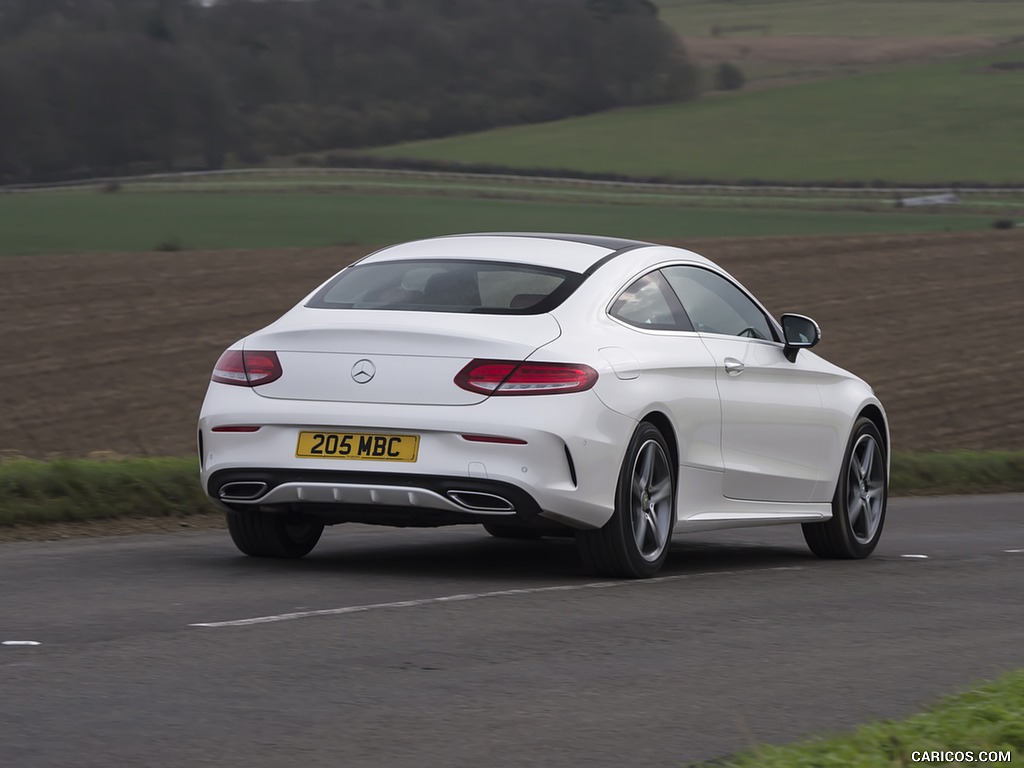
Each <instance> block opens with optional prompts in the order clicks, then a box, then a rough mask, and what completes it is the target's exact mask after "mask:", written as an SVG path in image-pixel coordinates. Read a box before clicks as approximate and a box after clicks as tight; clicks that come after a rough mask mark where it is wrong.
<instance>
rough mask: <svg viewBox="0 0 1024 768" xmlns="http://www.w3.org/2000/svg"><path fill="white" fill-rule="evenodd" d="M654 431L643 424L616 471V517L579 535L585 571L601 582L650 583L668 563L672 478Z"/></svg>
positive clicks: (659, 437)
mask: <svg viewBox="0 0 1024 768" xmlns="http://www.w3.org/2000/svg"><path fill="white" fill-rule="evenodd" d="M670 456H671V453H670V452H669V449H668V444H667V443H666V442H665V438H664V437H663V436H662V434H661V432H660V431H658V429H657V428H656V427H655V426H654V425H652V424H649V423H647V422H644V423H642V424H641V425H640V426H639V427H637V430H636V432H635V433H633V438H632V439H631V440H630V443H629V449H628V450H627V451H626V458H625V461H623V463H622V469H621V470H620V471H619V483H618V487H617V489H616V492H615V512H614V514H613V515H612V518H611V520H609V521H608V522H607V523H606V524H605V526H604V527H603V528H600V529H598V530H596V531H577V532H576V544H577V546H578V548H579V552H580V557H581V558H582V559H583V564H584V566H586V568H587V569H588V570H590V571H592V572H594V573H597V574H600V575H602V576H621V577H626V578H632V579H643V578H648V577H650V576H653V575H654V574H656V573H657V572H658V571H659V570H661V567H662V565H664V564H665V560H666V559H667V558H668V550H669V540H670V539H671V537H672V528H673V527H674V525H675V514H676V512H675V510H676V473H675V471H674V468H673V466H672V460H671V458H670Z"/></svg>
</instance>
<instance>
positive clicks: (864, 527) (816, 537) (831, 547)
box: [803, 418, 889, 560]
mask: <svg viewBox="0 0 1024 768" xmlns="http://www.w3.org/2000/svg"><path fill="white" fill-rule="evenodd" d="M884 445H885V444H884V442H883V441H882V435H881V434H880V433H879V431H878V427H876V426H875V424H874V422H872V421H871V420H870V419H867V418H860V419H858V420H857V423H856V424H854V426H853V432H852V433H851V434H850V442H849V444H848V445H847V447H846V454H845V455H844V456H843V464H842V467H841V469H840V471H839V481H838V483H837V484H836V493H835V496H833V497H832V519H831V520H826V521H825V522H823V523H805V524H804V526H803V531H804V540H805V541H806V542H807V546H808V547H810V548H811V551H812V552H813V553H814V554H816V555H817V556H818V557H826V558H836V559H847V560H850V559H859V558H864V557H867V556H868V555H870V554H871V553H872V552H873V551H874V549H875V547H876V546H878V541H879V539H881V538H882V525H883V524H884V523H885V508H886V503H887V502H888V496H889V473H888V470H887V461H886V455H885V448H884Z"/></svg>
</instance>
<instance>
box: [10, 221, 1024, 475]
mask: <svg viewBox="0 0 1024 768" xmlns="http://www.w3.org/2000/svg"><path fill="white" fill-rule="evenodd" d="M676 244H677V245H684V246H686V247H691V248H693V249H694V250H697V251H698V252H701V253H704V254H705V255H707V256H709V257H711V258H713V259H715V260H717V261H719V262H720V263H721V264H723V265H724V266H725V267H726V268H727V269H729V270H730V271H732V272H733V274H735V275H736V276H737V277H738V278H739V279H740V280H741V281H743V282H744V283H745V284H746V285H747V287H749V288H750V289H751V290H752V291H754V292H755V293H756V294H757V295H758V296H759V297H760V298H761V299H762V300H763V301H765V303H766V304H767V306H768V307H769V308H770V309H771V310H772V311H774V312H776V313H781V312H785V311H800V312H804V313H806V314H809V315H811V316H812V317H814V318H815V319H816V320H818V322H819V324H820V325H821V326H822V332H823V340H822V342H821V344H820V346H819V347H818V349H817V350H816V351H819V352H821V354H823V355H824V356H825V357H827V358H828V359H830V360H832V361H833V362H835V363H837V364H839V365H842V366H843V367H846V368H849V369H850V370H853V371H855V372H856V373H858V375H860V376H862V377H864V378H865V379H867V380H868V381H869V382H870V383H871V384H872V385H873V386H874V387H875V389H876V391H877V393H878V395H879V397H880V398H881V400H882V401H883V403H884V404H885V405H886V407H887V409H888V412H889V415H890V419H891V422H892V431H893V440H894V446H895V448H896V449H897V450H951V449H957V448H970V449H986V448H998V449H1024V386H1021V381H1024V347H1022V345H1021V343H1020V336H1019V334H1020V332H1021V329H1022V328H1024V289H1022V286H1024V232H1021V231H1006V232H998V231H989V232H977V233H958V234H940V235H877V236H848V237H798V238H743V239H724V240H721V239H719V240H699V241H698V240H695V241H690V242H687V243H676ZM364 252H365V249H362V248H354V247H344V248H331V249H320V250H298V249H296V250H283V251H222V252H182V253H141V254H93V255H60V256H32V257H7V258H2V259H0V319H2V328H3V336H2V341H0V344H2V347H0V349H2V356H0V359H2V360H3V367H2V368H0V403H2V406H3V416H4V418H3V419H2V420H0V452H11V453H19V454H24V455H28V456H38V457H44V456H53V455H63V456H85V455H89V454H91V453H94V452H100V451H112V452H115V453H118V454H126V455H185V454H188V453H191V452H192V451H193V450H194V443H195V438H194V428H195V421H196V416H197V413H198V410H199V406H200V404H201V402H202V399H203V393H204V391H205V389H206V384H207V381H208V379H209V374H210V370H211V368H212V367H213V364H214V362H215V361H216V359H217V356H218V355H219V354H220V352H221V351H222V350H223V349H224V348H225V347H227V346H228V345H230V344H231V343H232V342H234V341H235V340H237V339H238V338H240V337H241V336H244V335H245V334H246V333H248V332H250V331H253V330H255V329H257V328H260V327H262V326H263V325H265V324H266V323H268V322H270V321H271V320H273V319H274V318H276V317H277V316H278V315H279V314H280V313H281V312H283V311H284V310H286V309H287V308H289V307H290V306H292V305H293V304H294V303H295V302H297V301H298V300H300V299H301V298H302V297H303V296H305V295H306V294H307V293H308V292H309V291H310V290H312V289H313V288H314V287H315V286H316V285H317V284H318V283H319V282H320V281H321V280H323V279H325V278H326V277H327V276H329V275H330V274H332V273H333V272H335V271H336V270H338V269H339V268H340V267H342V266H343V265H345V264H346V263H348V262H350V261H351V260H352V259H354V258H356V257H358V256H360V255H362V254H363V253H364Z"/></svg>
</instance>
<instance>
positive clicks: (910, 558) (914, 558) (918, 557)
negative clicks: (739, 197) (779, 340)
mask: <svg viewBox="0 0 1024 768" xmlns="http://www.w3.org/2000/svg"><path fill="white" fill-rule="evenodd" d="M900 557H905V558H907V559H908V560H927V559H928V555H900Z"/></svg>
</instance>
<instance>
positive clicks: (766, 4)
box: [655, 0, 1024, 37]
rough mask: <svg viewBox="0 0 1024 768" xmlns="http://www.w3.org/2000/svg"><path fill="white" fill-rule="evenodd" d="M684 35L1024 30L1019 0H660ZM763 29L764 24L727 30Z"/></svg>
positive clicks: (868, 34) (894, 34)
mask: <svg viewBox="0 0 1024 768" xmlns="http://www.w3.org/2000/svg"><path fill="white" fill-rule="evenodd" d="M655 2H656V3H657V5H658V6H659V8H660V9H661V18H662V19H663V20H664V21H665V22H666V23H667V24H669V25H670V26H672V27H673V28H674V29H675V30H676V31H678V32H679V34H681V35H690V36H695V37H701V36H708V35H710V34H711V29H712V27H714V26H716V25H717V26H719V27H723V28H725V27H736V26H767V27H768V29H767V30H766V32H765V33H766V34H769V35H858V36H865V37H903V36H906V37H932V36H944V35H983V36H993V37H1003V36H1008V35H1020V34H1024V10H1021V6H1020V3H1019V2H1018V1H1017V0H988V1H986V0H729V1H728V2H723V0H655ZM727 34H729V35H730V36H732V35H740V34H745V35H759V34H762V32H761V30H757V29H750V30H745V31H740V30H737V31H736V32H728V33H727Z"/></svg>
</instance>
